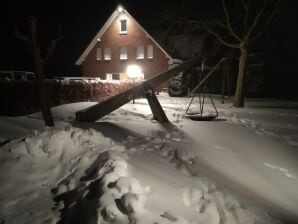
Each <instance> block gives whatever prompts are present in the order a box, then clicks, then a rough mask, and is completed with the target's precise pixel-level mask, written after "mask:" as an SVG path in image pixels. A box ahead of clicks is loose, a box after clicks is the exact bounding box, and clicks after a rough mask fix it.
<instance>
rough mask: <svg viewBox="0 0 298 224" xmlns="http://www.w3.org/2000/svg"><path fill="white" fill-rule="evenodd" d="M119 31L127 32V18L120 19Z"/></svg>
mask: <svg viewBox="0 0 298 224" xmlns="http://www.w3.org/2000/svg"><path fill="white" fill-rule="evenodd" d="M120 33H121V34H123V33H127V20H126V19H121V20H120Z"/></svg>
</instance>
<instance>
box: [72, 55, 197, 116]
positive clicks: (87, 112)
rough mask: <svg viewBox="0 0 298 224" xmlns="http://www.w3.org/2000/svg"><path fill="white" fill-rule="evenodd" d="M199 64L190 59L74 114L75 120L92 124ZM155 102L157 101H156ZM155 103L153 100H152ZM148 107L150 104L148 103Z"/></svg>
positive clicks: (195, 59)
mask: <svg viewBox="0 0 298 224" xmlns="http://www.w3.org/2000/svg"><path fill="white" fill-rule="evenodd" d="M199 62H201V57H195V58H193V59H190V60H188V61H186V62H184V63H182V64H180V65H178V66H176V67H174V68H172V69H169V70H167V71H165V72H163V73H161V74H159V75H157V76H155V77H153V78H151V79H149V80H147V81H144V82H143V83H142V84H140V85H138V86H135V87H133V88H131V89H128V90H126V91H124V92H122V93H119V94H117V95H115V96H113V97H111V98H109V99H107V100H105V101H102V102H100V103H98V104H95V105H93V106H92V107H89V108H87V109H84V110H81V111H78V112H77V113H76V120H77V121H81V122H94V121H96V120H98V119H100V118H102V117H103V116H105V115H107V114H109V113H111V112H112V111H114V110H116V109H118V108H119V107H121V106H123V105H124V104H126V103H128V102H130V101H131V100H132V99H133V98H136V97H138V96H140V95H143V94H144V91H145V90H146V89H148V87H150V88H155V87H157V86H158V85H159V84H161V83H163V82H165V81H167V80H169V79H170V78H172V77H174V76H177V75H179V74H180V72H182V71H185V70H187V69H189V68H191V67H192V66H194V65H196V64H198V63H199ZM156 100H157V99H156ZM154 101H155V100H154ZM149 105H150V103H149ZM151 109H152V108H151Z"/></svg>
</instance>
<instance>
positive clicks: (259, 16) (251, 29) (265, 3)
mask: <svg viewBox="0 0 298 224" xmlns="http://www.w3.org/2000/svg"><path fill="white" fill-rule="evenodd" d="M267 3H268V0H266V1H265V2H264V4H263V6H262V8H261V9H260V11H259V13H258V14H257V16H256V17H255V20H254V21H253V23H252V25H251V26H250V28H249V30H248V31H247V33H246V35H245V38H246V39H249V37H250V35H251V32H252V31H253V29H254V28H255V27H256V25H257V24H258V22H259V19H260V18H261V16H262V15H263V13H264V11H265V8H266V6H267Z"/></svg>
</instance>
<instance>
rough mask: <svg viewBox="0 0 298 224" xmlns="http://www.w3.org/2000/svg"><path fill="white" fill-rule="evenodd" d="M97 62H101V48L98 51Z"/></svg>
mask: <svg viewBox="0 0 298 224" xmlns="http://www.w3.org/2000/svg"><path fill="white" fill-rule="evenodd" d="M96 60H98V61H99V60H101V48H97V49H96Z"/></svg>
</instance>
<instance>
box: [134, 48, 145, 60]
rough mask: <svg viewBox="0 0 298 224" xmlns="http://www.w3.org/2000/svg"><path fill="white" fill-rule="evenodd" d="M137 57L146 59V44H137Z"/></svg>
mask: <svg viewBox="0 0 298 224" xmlns="http://www.w3.org/2000/svg"><path fill="white" fill-rule="evenodd" d="M136 58H137V59H144V58H145V52H144V45H139V46H137V57H136Z"/></svg>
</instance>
